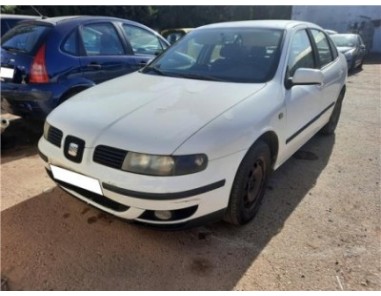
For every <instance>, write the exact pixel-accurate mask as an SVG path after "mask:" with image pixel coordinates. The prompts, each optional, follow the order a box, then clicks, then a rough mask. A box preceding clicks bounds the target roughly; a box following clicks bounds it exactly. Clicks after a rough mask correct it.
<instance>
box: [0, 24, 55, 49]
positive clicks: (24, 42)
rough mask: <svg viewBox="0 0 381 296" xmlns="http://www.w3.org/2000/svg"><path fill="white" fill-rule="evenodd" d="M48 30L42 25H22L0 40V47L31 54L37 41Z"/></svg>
mask: <svg viewBox="0 0 381 296" xmlns="http://www.w3.org/2000/svg"><path fill="white" fill-rule="evenodd" d="M49 30H50V28H49V27H47V26H43V25H30V24H29V25H22V26H18V27H15V28H13V29H12V30H10V31H9V32H7V34H5V35H4V37H3V38H2V40H1V47H2V48H4V49H7V50H13V51H18V52H25V53H31V52H32V51H33V50H34V49H35V47H36V45H37V43H38V42H39V40H40V39H41V38H42V37H43V36H44V34H45V33H46V32H47V31H49Z"/></svg>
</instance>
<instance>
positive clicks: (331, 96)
mask: <svg viewBox="0 0 381 296" xmlns="http://www.w3.org/2000/svg"><path fill="white" fill-rule="evenodd" d="M311 33H312V39H313V42H314V44H315V45H316V53H317V59H318V68H320V70H321V71H322V73H323V76H324V83H323V85H322V86H321V87H320V89H321V96H320V97H319V99H318V102H319V105H320V106H319V108H320V112H324V111H325V110H327V109H329V108H330V107H333V104H334V103H335V101H336V99H337V97H338V95H339V93H340V87H341V81H342V79H343V75H346V73H345V72H344V70H343V69H342V68H341V67H340V66H339V60H338V55H337V52H336V50H335V49H334V48H333V47H332V46H331V45H330V43H329V40H328V37H327V36H326V34H325V33H324V32H323V31H321V30H318V29H311ZM328 114H330V112H328Z"/></svg>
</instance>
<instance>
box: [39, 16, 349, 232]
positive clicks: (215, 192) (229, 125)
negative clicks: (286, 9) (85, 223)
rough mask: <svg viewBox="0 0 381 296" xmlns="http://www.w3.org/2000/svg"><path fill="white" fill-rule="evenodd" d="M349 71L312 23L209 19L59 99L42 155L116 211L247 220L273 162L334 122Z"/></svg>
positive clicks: (60, 176)
mask: <svg viewBox="0 0 381 296" xmlns="http://www.w3.org/2000/svg"><path fill="white" fill-rule="evenodd" d="M346 79H347V65H346V61H345V58H344V56H343V55H342V54H340V53H338V52H337V49H336V47H335V45H334V44H333V42H332V41H331V39H330V37H329V36H328V35H327V34H326V33H325V32H324V30H323V29H321V28H320V27H318V26H316V25H314V24H311V23H305V22H297V21H244V22H230V23H220V24H212V25H207V26H204V27H200V28H198V29H195V30H193V31H192V32H191V33H189V34H188V35H186V36H185V37H184V38H183V39H181V40H180V41H179V42H178V43H176V44H175V45H173V46H172V47H171V48H169V49H168V50H167V51H166V52H165V53H164V54H162V55H161V56H159V57H157V58H156V59H155V60H154V61H152V62H151V63H150V64H149V65H148V66H146V67H145V68H143V69H142V70H140V71H139V72H135V73H133V74H129V75H126V76H122V77H119V78H116V79H113V80H111V81H108V82H105V83H103V84H100V85H98V86H95V87H92V88H90V89H89V90H86V91H84V92H81V93H80V94H78V95H76V96H75V97H73V98H72V99H70V100H68V101H67V102H65V103H63V104H62V105H61V106H59V107H58V108H57V109H55V110H54V111H53V112H52V113H51V114H50V115H49V116H48V118H47V120H46V123H45V127H44V135H43V137H42V138H41V140H40V142H39V150H40V155H41V157H42V158H43V159H44V160H45V166H46V169H47V171H48V173H49V175H50V176H51V177H52V178H53V179H54V180H55V181H56V182H57V183H58V184H59V186H61V187H62V188H63V189H64V190H66V191H67V192H69V193H71V194H72V195H74V196H76V197H77V198H79V199H81V200H83V201H85V202H86V203H89V204H91V205H93V206H95V207H97V208H99V209H101V210H103V211H106V212H108V213H111V214H113V215H115V216H118V217H121V218H124V219H128V220H133V221H136V222H142V223H146V224H151V225H155V226H163V227H166V228H171V227H173V228H175V227H185V226H186V227H189V226H192V225H196V224H200V223H206V222H207V221H212V220H218V219H224V220H226V221H229V222H231V223H234V224H245V223H247V222H249V221H250V220H251V219H252V218H253V217H254V216H255V214H256V212H257V210H258V208H259V205H260V203H261V200H262V198H263V195H264V193H265V189H266V182H267V180H268V177H269V175H270V173H271V172H272V171H273V170H275V169H277V168H278V167H279V166H280V165H281V164H282V163H284V162H285V161H286V160H287V159H288V158H289V157H290V156H291V155H292V154H293V153H294V152H296V151H297V150H298V149H299V148H300V147H301V146H302V145H303V144H304V143H306V142H307V141H308V140H309V139H310V138H311V137H312V136H313V135H314V134H316V133H317V132H319V131H320V132H322V133H323V134H332V133H333V132H334V130H335V128H336V125H337V123H338V120H339V116H340V110H341V105H342V101H343V98H344V94H345V83H346Z"/></svg>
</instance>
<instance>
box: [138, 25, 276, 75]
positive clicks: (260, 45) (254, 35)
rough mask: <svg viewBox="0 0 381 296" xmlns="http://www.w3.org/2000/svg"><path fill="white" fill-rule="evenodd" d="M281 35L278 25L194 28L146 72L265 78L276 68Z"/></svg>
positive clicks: (145, 71) (272, 73)
mask: <svg viewBox="0 0 381 296" xmlns="http://www.w3.org/2000/svg"><path fill="white" fill-rule="evenodd" d="M282 38H283V30H277V29H265V28H215V29H201V30H195V31H192V32H191V33H189V34H187V35H186V36H185V37H183V38H182V39H180V40H179V41H178V42H177V43H176V44H174V45H173V46H172V47H170V48H169V49H168V50H167V51H166V52H165V53H164V54H163V55H162V56H160V57H159V58H158V59H156V60H155V61H154V62H153V63H152V64H151V65H150V66H149V67H146V68H145V69H144V70H143V73H149V74H157V75H166V76H172V77H185V78H191V79H201V80H215V81H226V82H253V83H261V82H265V81H268V80H269V79H271V78H272V77H273V76H274V74H275V71H276V69H277V66H278V61H279V56H280V51H281V43H282V42H281V41H282ZM159 73H160V74H159Z"/></svg>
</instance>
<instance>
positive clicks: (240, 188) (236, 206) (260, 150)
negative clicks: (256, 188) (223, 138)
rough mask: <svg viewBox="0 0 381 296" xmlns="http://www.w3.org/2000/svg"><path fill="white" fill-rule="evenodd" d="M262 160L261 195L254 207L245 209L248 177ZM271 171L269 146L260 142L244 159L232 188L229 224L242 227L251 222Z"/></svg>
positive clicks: (228, 214) (228, 212)
mask: <svg viewBox="0 0 381 296" xmlns="http://www.w3.org/2000/svg"><path fill="white" fill-rule="evenodd" d="M258 159H260V160H261V161H262V162H263V164H264V177H263V178H264V180H263V185H262V189H261V191H260V192H259V195H258V196H257V197H256V201H255V203H254V204H253V206H252V207H251V208H250V209H246V208H245V207H244V198H243V197H244V187H245V182H246V178H247V175H248V174H249V171H250V169H251V168H252V166H253V165H254V163H255V162H256V161H257V160H258ZM270 171H271V153H270V148H269V146H268V145H267V144H266V143H264V142H262V141H258V142H257V143H256V144H254V145H253V146H252V147H251V148H250V150H249V151H248V153H247V154H246V156H245V157H244V159H243V160H242V162H241V164H240V166H239V168H238V171H237V173H236V176H235V179H234V183H233V186H232V190H231V194H230V200H229V206H228V210H227V213H226V217H225V220H227V221H228V222H231V223H233V224H237V225H242V224H246V223H248V222H249V221H251V220H252V219H253V218H254V217H255V215H256V213H257V211H258V209H259V207H260V204H261V201H262V199H263V196H264V193H265V189H266V184H267V180H268V177H269V175H270Z"/></svg>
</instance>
